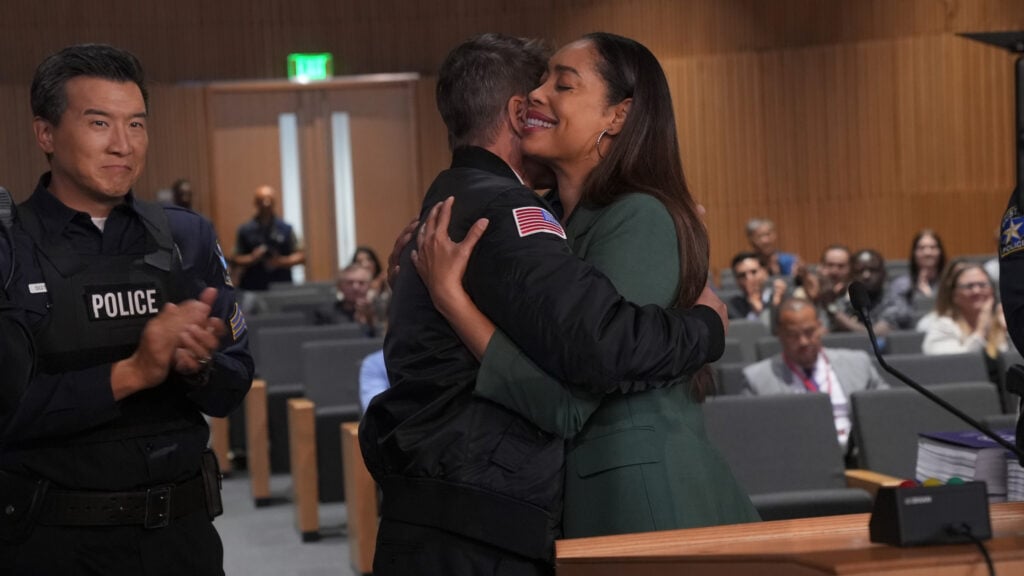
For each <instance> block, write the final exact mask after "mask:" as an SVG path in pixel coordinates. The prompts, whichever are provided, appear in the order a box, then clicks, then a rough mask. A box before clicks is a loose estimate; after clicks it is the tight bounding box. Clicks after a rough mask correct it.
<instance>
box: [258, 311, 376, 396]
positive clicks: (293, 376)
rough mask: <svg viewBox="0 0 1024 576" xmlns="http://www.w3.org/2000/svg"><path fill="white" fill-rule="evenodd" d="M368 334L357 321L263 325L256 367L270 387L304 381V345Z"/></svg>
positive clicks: (268, 388)
mask: <svg viewBox="0 0 1024 576" xmlns="http://www.w3.org/2000/svg"><path fill="white" fill-rule="evenodd" d="M360 338H365V337H364V336H363V333H362V328H361V327H360V326H359V325H358V324H355V323H352V324H332V325H328V326H286V327H280V328H261V329H260V336H259V355H258V357H259V359H260V361H259V364H257V365H256V370H257V371H258V372H259V374H260V377H262V378H263V379H264V380H266V381H267V390H273V389H274V388H275V387H279V386H281V385H284V384H300V383H301V382H302V345H303V344H305V343H306V342H312V341H315V340H343V339H360Z"/></svg>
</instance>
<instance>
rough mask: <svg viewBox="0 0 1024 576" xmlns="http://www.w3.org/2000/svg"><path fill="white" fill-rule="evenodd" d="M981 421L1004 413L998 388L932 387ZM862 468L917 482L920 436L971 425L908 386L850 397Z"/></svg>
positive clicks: (980, 384) (978, 385)
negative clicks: (918, 437) (1001, 408)
mask: <svg viewBox="0 0 1024 576" xmlns="http://www.w3.org/2000/svg"><path fill="white" fill-rule="evenodd" d="M928 389H929V390H930V391H932V392H934V393H935V394H936V395H937V396H939V397H940V398H942V399H943V400H945V401H947V402H949V403H950V404H952V405H954V406H956V407H957V408H958V409H960V410H961V411H963V412H964V413H966V414H967V415H968V416H971V417H972V418H974V419H976V420H978V419H981V418H984V417H986V416H991V415H995V414H999V413H1000V410H999V397H998V394H997V392H996V387H995V386H993V385H992V384H991V383H989V382H973V383H963V384H937V385H934V386H930V387H929V388H928ZM850 412H851V420H852V422H853V435H854V438H855V442H856V445H857V447H858V455H857V463H858V466H859V467H860V468H867V469H869V470H873V471H875V472H881V473H882V474H888V475H890V476H897V477H900V478H913V477H914V471H915V469H916V467H915V464H916V462H917V435H918V433H919V432H941V431H952V430H964V429H967V428H969V425H968V424H966V423H964V422H962V421H961V420H960V419H959V418H957V417H956V416H954V415H952V414H950V413H948V412H946V411H945V410H943V409H942V408H941V407H940V406H938V405H936V404H934V403H932V402H931V401H930V400H928V399H927V398H925V397H924V396H922V395H921V394H920V393H918V392H917V391H916V390H913V389H911V388H908V387H906V386H904V387H901V388H894V389H891V390H868V391H864V392H855V393H853V394H851V395H850Z"/></svg>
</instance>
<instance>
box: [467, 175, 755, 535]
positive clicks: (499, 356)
mask: <svg viewBox="0 0 1024 576" xmlns="http://www.w3.org/2000/svg"><path fill="white" fill-rule="evenodd" d="M566 233H567V235H568V237H569V242H570V245H571V246H572V249H573V251H574V252H575V253H576V255H577V256H579V257H581V258H583V259H584V260H586V261H587V262H589V263H591V264H593V265H594V266H595V267H596V268H597V269H598V270H600V271H601V272H603V273H604V274H605V275H607V276H608V277H609V278H610V279H611V280H612V282H613V283H614V284H615V286H616V287H617V288H618V290H619V292H620V293H621V294H622V295H623V296H624V297H625V298H626V299H627V300H630V301H632V302H634V303H637V304H657V305H659V306H662V307H670V306H671V305H672V303H673V300H674V297H675V292H676V285H677V284H678V280H679V249H678V239H677V236H676V231H675V226H674V224H673V222H672V218H671V216H670V215H669V213H668V211H667V210H666V209H665V207H664V206H663V205H662V204H661V203H660V202H659V201H658V200H657V199H655V198H654V197H652V196H649V195H646V194H631V195H627V196H624V197H622V198H620V199H619V200H617V201H616V202H614V203H613V204H611V205H610V206H606V207H604V208H601V209H597V208H589V207H585V206H581V207H579V208H577V209H576V211H575V212H574V213H573V214H572V217H571V218H570V219H569V222H568V223H567V226H566ZM566 289H567V290H571V289H572V287H571V286H567V287H566ZM476 394H477V395H479V396H483V397H485V398H488V399H490V400H493V401H495V402H497V403H499V404H502V405H504V406H506V407H507V408H510V409H512V410H515V411H516V412H519V413H520V414H522V415H524V416H526V417H527V418H528V419H530V420H532V421H533V422H534V423H535V424H537V425H538V426H539V427H540V428H542V429H544V430H546V431H548V432H551V433H554V434H559V435H561V436H563V437H565V438H567V439H568V450H567V454H566V474H565V509H564V513H563V520H564V536H565V537H567V538H576V537H583V536H597V535H603V534H622V533H627V532H646V531H651V530H668V529H673V528H689V527H696V526H709V525H715V524H733V523H739V522H750V521H755V520H758V516H757V512H756V511H755V510H754V508H753V506H752V505H751V504H750V499H749V498H748V497H747V495H746V494H745V493H744V492H743V491H742V490H741V489H740V487H739V485H738V484H737V483H736V480H735V479H734V478H733V475H732V472H731V471H730V470H729V467H728V465H727V464H726V463H725V461H724V460H723V459H722V457H721V456H720V455H719V454H718V452H717V451H716V450H715V448H714V447H713V446H711V444H710V443H709V442H708V439H707V434H706V433H705V431H704V416H703V411H702V408H701V405H700V404H697V403H695V402H693V401H692V400H691V399H690V397H689V394H688V391H687V386H685V383H684V385H682V386H675V385H673V386H669V387H666V388H659V389H654V390H648V391H645V392H640V393H634V394H627V395H622V394H614V395H610V396H606V397H603V398H602V397H597V396H592V395H589V394H588V393H586V392H583V391H580V390H576V389H573V388H569V387H567V386H564V385H562V384H560V383H559V382H558V381H556V380H554V379H552V378H551V377H549V376H548V375H547V374H545V373H544V372H542V371H541V370H540V369H539V368H538V367H537V366H536V364H534V363H533V362H532V361H530V359H529V358H527V357H526V356H525V355H524V354H523V353H522V352H521V351H520V350H519V349H518V348H517V347H516V346H515V344H514V343H513V342H511V341H510V340H509V339H508V337H507V336H506V335H505V334H503V333H502V332H501V331H498V332H495V334H494V337H493V338H492V339H491V342H490V343H489V345H488V347H487V351H486V353H485V354H484V358H483V360H482V363H481V369H480V372H479V375H478V376H477V386H476Z"/></svg>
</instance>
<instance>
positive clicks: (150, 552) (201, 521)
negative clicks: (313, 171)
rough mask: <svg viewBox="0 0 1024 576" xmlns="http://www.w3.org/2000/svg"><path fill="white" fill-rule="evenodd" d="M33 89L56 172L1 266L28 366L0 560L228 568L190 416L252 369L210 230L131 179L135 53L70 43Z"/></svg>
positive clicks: (176, 570)
mask: <svg viewBox="0 0 1024 576" xmlns="http://www.w3.org/2000/svg"><path fill="white" fill-rule="evenodd" d="M31 103H32V112H33V115H34V116H35V118H34V121H33V127H34V132H35V136H36V141H37V144H38V145H39V147H40V148H41V149H42V151H43V152H44V153H45V154H46V156H47V159H48V161H49V164H50V171H49V172H47V173H46V174H43V176H42V177H41V178H40V179H39V184H38V186H37V187H36V190H35V192H34V193H33V194H32V195H31V197H29V199H28V200H27V201H25V202H24V203H23V204H21V205H20V206H18V208H17V217H16V220H15V223H14V226H13V227H12V229H11V232H12V235H11V236H12V239H11V240H12V243H13V247H12V248H13V250H12V251H9V250H8V249H7V248H9V247H8V246H5V245H0V276H3V275H4V274H8V273H9V274H10V279H11V281H10V284H9V289H8V295H9V297H10V301H11V303H12V304H13V305H14V306H15V307H16V308H17V309H18V312H19V313H20V314H21V315H22V317H23V318H24V319H25V320H26V322H27V325H28V326H29V327H30V329H31V331H32V336H33V338H34V340H35V346H36V360H37V366H36V373H35V375H34V376H33V377H32V378H31V380H30V381H29V383H28V385H27V386H26V387H25V388H24V390H23V392H22V393H21V394H20V395H12V396H16V400H17V401H16V402H15V403H13V404H12V405H10V406H7V405H4V406H3V411H2V412H0V510H2V511H3V513H2V514H0V566H3V567H4V570H5V572H4V573H6V574H15V575H21V574H81V573H90V574H145V575H152V574H168V575H169V574H202V575H212V574H223V568H222V559H223V550H222V547H221V543H220V538H219V537H218V535H217V533H216V530H214V528H213V524H212V522H211V520H212V518H213V516H215V515H216V514H219V512H220V493H219V486H218V477H217V475H216V466H215V464H214V463H213V462H212V461H211V460H212V459H211V458H210V457H209V455H208V454H207V453H206V452H205V448H206V444H207V440H208V437H209V430H208V428H207V425H206V423H205V421H204V419H203V417H202V414H203V413H205V414H209V415H213V416H224V415H226V414H228V413H229V412H230V411H231V410H232V409H233V408H235V407H236V406H237V405H238V404H239V403H240V401H241V400H242V398H243V397H244V395H245V393H246V392H247V391H248V388H249V385H250V383H251V379H252V372H253V365H252V359H251V357H250V355H249V353H248V349H247V335H246V328H245V320H244V318H243V317H242V316H241V314H240V312H239V311H238V307H237V305H236V304H235V301H234V291H233V288H232V287H231V285H230V283H229V280H228V278H227V271H226V266H225V262H224V258H223V256H222V254H221V253H220V249H219V248H218V246H217V242H216V238H215V235H214V232H213V229H212V226H211V225H210V223H209V222H208V221H206V220H205V219H203V218H201V217H200V216H198V215H196V214H195V213H193V212H191V211H188V210H186V209H182V208H178V207H160V206H158V205H156V204H152V203H149V202H144V201H142V200H139V199H137V198H136V197H135V196H134V194H133V193H132V186H133V185H134V184H135V182H136V181H137V179H138V177H139V174H140V173H141V171H142V169H143V167H144V165H145V160H146V150H147V145H148V136H147V113H148V103H147V97H146V90H145V84H144V80H143V73H142V68H141V66H140V65H139V62H138V61H137V60H136V58H135V57H134V56H133V55H131V54H129V53H127V52H125V51H122V50H118V49H116V48H112V47H109V46H102V45H79V46H71V47H69V48H65V49H64V50H61V51H60V52H57V53H56V54H54V55H52V56H50V57H48V58H47V59H46V60H44V61H43V63H42V64H40V66H39V68H38V69H37V70H36V74H35V77H34V79H33V82H32V88H31ZM0 244H4V241H2V240H0ZM11 254H13V258H12V257H11ZM8 271H9V272H8ZM5 344H6V340H5ZM0 387H3V388H4V390H5V392H4V397H5V398H6V397H8V395H9V394H8V392H9V390H10V387H11V384H10V383H9V382H8V381H7V380H6V379H4V380H3V381H0Z"/></svg>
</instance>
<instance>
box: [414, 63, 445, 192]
mask: <svg viewBox="0 0 1024 576" xmlns="http://www.w3.org/2000/svg"><path fill="white" fill-rule="evenodd" d="M436 86H437V76H429V77H426V78H421V79H420V81H419V82H417V83H416V95H415V99H416V117H417V123H416V125H417V129H418V130H417V134H416V141H417V143H418V146H417V152H418V154H419V186H418V189H419V195H418V196H417V201H419V202H421V201H422V200H423V195H424V194H425V193H426V191H427V188H428V187H429V186H430V183H431V182H433V180H434V177H435V176H437V173H438V172H440V171H441V170H444V169H445V168H447V167H448V165H449V164H451V153H450V152H449V150H448V130H447V129H446V128H445V126H444V122H442V121H441V115H440V114H438V113H437V102H436V99H435V97H434V90H435V88H436Z"/></svg>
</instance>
